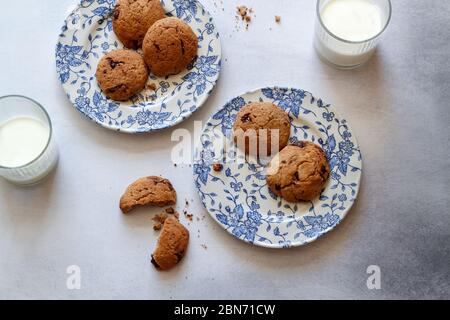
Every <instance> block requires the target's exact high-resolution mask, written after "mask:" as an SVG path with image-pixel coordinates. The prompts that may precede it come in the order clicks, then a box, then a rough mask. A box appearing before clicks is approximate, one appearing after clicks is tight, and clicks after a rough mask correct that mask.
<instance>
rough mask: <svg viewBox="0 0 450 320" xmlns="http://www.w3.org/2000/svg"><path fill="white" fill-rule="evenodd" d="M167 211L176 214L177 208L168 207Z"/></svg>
mask: <svg viewBox="0 0 450 320" xmlns="http://www.w3.org/2000/svg"><path fill="white" fill-rule="evenodd" d="M165 211H166V213H168V214H174V213H175V210H174V209H173V208H172V207H170V208H166V210H165Z"/></svg>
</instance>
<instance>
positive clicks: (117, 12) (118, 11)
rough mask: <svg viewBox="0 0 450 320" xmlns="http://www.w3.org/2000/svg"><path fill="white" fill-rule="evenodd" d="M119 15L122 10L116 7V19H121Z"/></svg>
mask: <svg viewBox="0 0 450 320" xmlns="http://www.w3.org/2000/svg"><path fill="white" fill-rule="evenodd" d="M119 15H120V10H119V9H118V8H116V9H115V10H114V19H119Z"/></svg>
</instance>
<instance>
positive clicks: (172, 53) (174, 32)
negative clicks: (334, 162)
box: [142, 17, 198, 77]
mask: <svg viewBox="0 0 450 320" xmlns="http://www.w3.org/2000/svg"><path fill="white" fill-rule="evenodd" d="M197 47H198V39H197V36H196V34H195V33H194V31H192V29H191V27H189V26H188V25H187V24H186V23H185V22H184V21H183V20H180V19H178V18H174V17H170V18H164V19H162V20H158V21H157V22H156V23H155V24H153V25H152V26H151V27H150V29H148V31H147V34H146V35H145V38H144V43H143V45H142V50H143V51H144V59H145V62H146V63H147V65H148V67H149V68H150V71H151V72H152V73H153V74H155V75H156V76H159V77H165V76H168V75H173V74H177V73H180V72H181V71H182V70H184V69H185V68H186V67H187V65H188V64H189V63H190V62H191V61H192V60H193V59H194V58H195V56H196V55H197Z"/></svg>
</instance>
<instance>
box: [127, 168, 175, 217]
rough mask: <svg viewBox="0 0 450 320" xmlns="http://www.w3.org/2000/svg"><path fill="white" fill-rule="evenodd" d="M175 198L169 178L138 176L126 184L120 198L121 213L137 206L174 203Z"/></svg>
mask: <svg viewBox="0 0 450 320" xmlns="http://www.w3.org/2000/svg"><path fill="white" fill-rule="evenodd" d="M176 200H177V193H176V191H175V189H174V188H173V186H172V183H170V181H169V180H167V179H164V178H161V177H157V176H150V177H145V178H140V179H138V180H136V181H135V182H133V183H132V184H130V185H129V186H128V188H127V189H126V191H125V193H124V194H123V196H122V197H121V198H120V209H121V210H122V212H123V213H127V212H130V211H131V210H133V209H134V208H135V207H137V206H143V205H149V206H157V207H164V206H169V205H174V204H175V203H176Z"/></svg>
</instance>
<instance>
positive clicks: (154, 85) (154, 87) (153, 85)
mask: <svg viewBox="0 0 450 320" xmlns="http://www.w3.org/2000/svg"><path fill="white" fill-rule="evenodd" d="M147 88H149V89H150V90H152V91H156V89H157V88H158V87H157V86H156V84H154V83H150V84H149V85H148V86H147Z"/></svg>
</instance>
